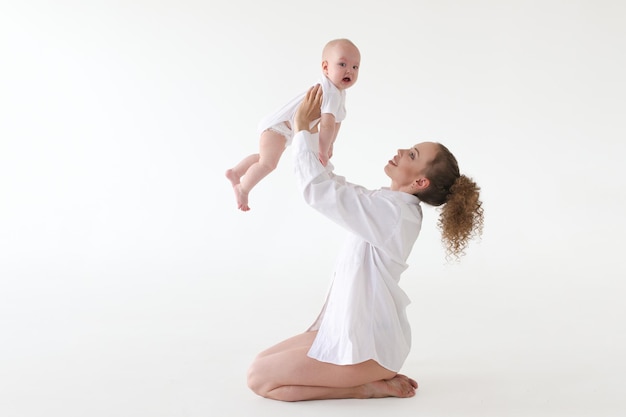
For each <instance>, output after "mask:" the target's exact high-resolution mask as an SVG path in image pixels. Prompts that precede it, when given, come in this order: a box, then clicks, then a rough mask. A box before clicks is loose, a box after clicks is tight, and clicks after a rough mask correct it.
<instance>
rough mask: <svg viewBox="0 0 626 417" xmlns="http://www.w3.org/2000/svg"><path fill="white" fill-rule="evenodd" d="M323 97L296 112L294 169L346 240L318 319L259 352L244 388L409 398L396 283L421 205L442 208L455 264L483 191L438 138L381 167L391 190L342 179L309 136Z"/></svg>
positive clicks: (316, 93) (285, 397)
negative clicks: (345, 233) (321, 159)
mask: <svg viewBox="0 0 626 417" xmlns="http://www.w3.org/2000/svg"><path fill="white" fill-rule="evenodd" d="M321 99H322V91H321V88H320V87H319V86H315V87H313V88H311V89H310V90H309V91H308V92H307V95H306V97H305V98H304V100H303V102H302V104H301V105H300V107H299V108H298V111H297V112H296V117H295V121H294V131H295V132H296V134H295V136H294V139H293V145H292V146H293V153H294V156H295V161H294V166H295V170H296V175H297V177H298V180H299V182H300V186H301V188H302V190H303V193H304V198H305V200H306V202H307V203H308V204H309V205H311V206H312V207H313V208H315V209H316V210H318V211H319V212H321V213H322V214H324V215H325V216H327V217H328V218H330V219H331V220H333V221H334V222H336V223H337V224H339V225H341V226H342V227H344V228H346V229H347V230H348V231H349V232H350V235H349V238H348V241H347V242H346V245H345V247H344V249H343V251H342V253H341V254H340V256H339V261H338V263H337V267H336V270H335V274H334V281H333V284H332V287H331V290H330V291H329V294H328V298H327V300H326V303H325V305H324V308H323V309H322V312H321V314H320V316H319V317H318V319H317V320H316V321H315V323H314V324H313V325H312V326H311V328H310V329H308V330H307V331H306V332H305V333H303V334H300V335H297V336H295V337H292V338H290V339H287V340H285V341H283V342H281V343H279V344H277V345H275V346H273V347H271V348H269V349H267V350H265V351H264V352H261V353H260V354H259V355H258V356H257V358H256V359H255V360H254V362H253V363H252V365H251V367H250V370H249V372H248V385H249V387H250V388H251V389H252V390H253V391H254V392H255V393H257V394H259V395H261V396H263V397H267V398H272V399H276V400H282V401H302V400H314V399H331V398H373V397H391V396H393V397H412V396H413V395H415V390H416V389H417V382H415V381H414V380H413V379H410V378H408V377H406V376H404V375H401V374H399V373H398V371H399V370H400V368H401V367H402V364H403V363H404V361H405V359H406V357H407V356H408V353H409V349H410V344H411V331H410V327H409V324H408V321H407V317H406V313H405V310H406V306H407V305H408V304H409V299H408V297H407V296H406V294H405V293H404V292H403V291H402V289H401V288H400V287H399V285H398V281H399V280H400V275H401V273H402V272H403V271H404V270H405V269H406V268H407V264H406V260H407V258H408V256H409V254H410V252H411V249H412V247H413V244H414V243H415V240H416V239H417V236H418V234H419V231H420V227H421V222H422V211H421V207H420V202H423V203H426V204H430V205H433V206H441V205H443V207H442V210H441V214H440V218H439V223H438V225H439V227H440V229H441V231H442V239H443V242H444V244H445V246H446V248H447V252H448V254H449V255H452V256H455V257H457V258H458V257H459V256H461V255H462V254H463V250H464V249H465V247H466V246H467V243H468V241H469V240H470V239H471V238H472V237H474V236H478V235H480V233H481V232H482V224H483V210H482V207H481V202H480V199H479V190H480V189H479V188H478V186H477V185H476V184H475V183H474V182H473V181H472V180H471V179H469V178H467V177H466V176H464V175H460V173H459V168H458V165H457V162H456V159H455V158H454V156H453V155H452V154H451V153H450V151H449V150H448V149H447V148H446V147H444V146H443V145H441V144H438V143H433V142H424V143H419V144H417V145H415V146H413V147H412V148H410V149H400V150H398V153H397V155H395V156H394V157H393V158H392V159H391V160H390V161H389V162H388V163H387V165H386V166H385V173H386V174H387V176H388V177H389V178H390V179H391V185H390V186H389V188H382V189H379V190H367V189H365V188H363V187H360V186H357V185H354V184H350V183H348V182H346V181H345V179H344V178H343V177H340V176H336V175H335V174H334V173H333V166H332V164H330V163H329V164H328V165H327V166H326V167H324V166H323V165H322V164H321V163H320V162H319V160H318V159H317V155H318V152H317V143H316V141H317V137H316V136H315V135H313V134H311V132H309V131H308V129H309V123H310V122H311V121H313V120H315V119H316V118H318V117H319V113H320V105H321Z"/></svg>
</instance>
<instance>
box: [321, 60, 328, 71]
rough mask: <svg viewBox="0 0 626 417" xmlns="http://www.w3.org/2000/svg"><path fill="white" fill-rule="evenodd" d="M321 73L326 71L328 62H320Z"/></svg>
mask: <svg viewBox="0 0 626 417" xmlns="http://www.w3.org/2000/svg"><path fill="white" fill-rule="evenodd" d="M322 71H324V72H326V71H328V61H322Z"/></svg>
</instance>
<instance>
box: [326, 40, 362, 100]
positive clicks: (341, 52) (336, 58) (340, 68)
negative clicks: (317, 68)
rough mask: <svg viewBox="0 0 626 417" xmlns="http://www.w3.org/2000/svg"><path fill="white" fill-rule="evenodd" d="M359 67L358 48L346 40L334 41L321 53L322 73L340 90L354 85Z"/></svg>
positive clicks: (359, 54)
mask: <svg viewBox="0 0 626 417" xmlns="http://www.w3.org/2000/svg"><path fill="white" fill-rule="evenodd" d="M360 65H361V53H360V52H359V48H357V47H356V45H354V44H353V43H352V42H351V41H349V40H348V39H334V40H332V41H330V42H328V43H327V44H326V46H325V47H324V50H323V51H322V72H323V73H324V75H325V76H326V77H327V78H328V79H329V80H330V82H332V83H333V84H334V85H335V87H337V88H338V89H340V90H345V89H346V88H349V87H352V86H353V85H354V83H356V80H357V79H358V78H359V66H360Z"/></svg>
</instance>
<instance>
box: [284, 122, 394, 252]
mask: <svg viewBox="0 0 626 417" xmlns="http://www.w3.org/2000/svg"><path fill="white" fill-rule="evenodd" d="M317 140H318V135H317V134H315V135H313V134H311V133H309V132H308V131H300V132H298V133H296V134H295V136H294V138H293V143H292V147H293V151H292V152H293V155H294V169H295V172H296V176H297V179H298V183H299V186H300V189H301V191H302V193H303V196H304V200H305V201H306V203H307V204H308V205H310V206H311V207H312V208H314V209H315V210H317V211H318V212H320V213H322V214H323V215H324V216H326V217H328V218H329V219H331V220H332V221H334V222H335V223H337V224H338V225H340V226H342V227H343V228H345V229H347V230H349V231H350V232H352V233H354V234H356V235H359V236H361V237H362V238H363V239H365V240H366V241H368V242H370V243H371V244H372V245H374V246H380V245H383V244H384V243H385V242H386V241H387V240H388V239H389V238H390V237H391V236H392V235H393V231H394V230H395V228H396V227H398V225H399V223H400V221H401V207H399V205H398V204H397V203H394V202H393V201H391V200H390V199H389V198H386V197H383V196H381V195H380V194H379V193H377V192H376V191H371V190H368V189H366V188H364V187H361V186H359V185H355V184H352V183H350V182H347V181H346V180H345V178H344V177H342V176H338V175H335V174H334V173H333V169H334V167H333V165H332V164H331V163H330V162H329V163H328V165H327V166H326V167H324V166H323V165H322V164H321V163H320V162H319V160H318V158H317V148H318V147H317Z"/></svg>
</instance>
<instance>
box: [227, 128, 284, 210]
mask: <svg viewBox="0 0 626 417" xmlns="http://www.w3.org/2000/svg"><path fill="white" fill-rule="evenodd" d="M286 141H287V139H286V138H285V137H284V136H283V135H281V134H280V133H276V132H274V131H271V130H266V131H265V132H263V133H262V134H261V139H260V140H259V153H258V154H252V155H249V156H247V157H246V158H244V159H243V160H242V161H241V162H239V163H238V164H237V165H235V167H233V168H231V169H229V170H227V171H226V178H228V180H229V181H230V182H231V184H232V186H233V190H234V191H235V198H236V200H237V208H238V209H240V210H242V211H248V210H250V207H249V206H248V194H249V193H250V191H251V190H252V188H254V186H255V185H257V184H258V183H259V181H261V180H262V179H263V178H265V177H266V176H267V175H268V174H269V173H270V172H272V171H274V170H275V169H276V167H277V166H278V161H280V157H281V155H282V154H283V151H284V150H285V143H286Z"/></svg>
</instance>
